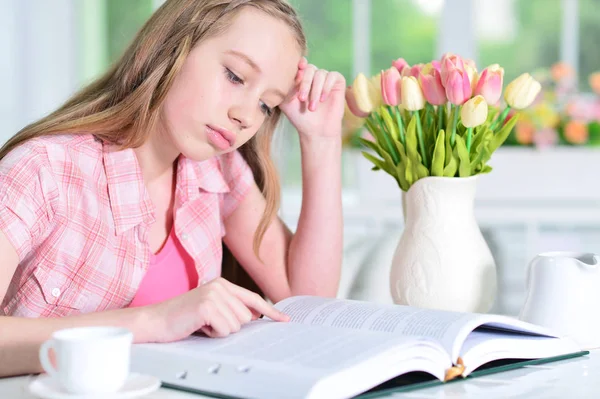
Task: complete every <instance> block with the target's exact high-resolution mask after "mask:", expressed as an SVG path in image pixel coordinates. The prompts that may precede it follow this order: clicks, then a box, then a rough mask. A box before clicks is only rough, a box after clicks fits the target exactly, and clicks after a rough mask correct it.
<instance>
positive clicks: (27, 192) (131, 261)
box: [0, 135, 253, 317]
mask: <svg viewBox="0 0 600 399" xmlns="http://www.w3.org/2000/svg"><path fill="white" fill-rule="evenodd" d="M252 181H253V176H252V171H251V170H250V168H249V167H248V165H247V164H246V162H245V161H244V159H243V158H242V156H241V155H240V154H239V152H237V151H234V152H232V153H229V154H226V155H223V156H220V157H217V158H213V159H210V160H207V161H204V162H193V161H191V160H189V159H186V158H184V157H183V156H182V157H180V160H179V162H178V167H177V182H176V190H175V205H174V210H173V215H174V229H175V233H176V234H177V237H178V238H179V240H180V241H181V243H182V245H183V246H184V248H185V250H186V251H187V252H188V253H189V254H190V256H191V257H192V258H193V259H194V261H195V264H196V270H197V271H198V276H199V277H200V278H199V280H200V282H203V281H208V280H211V279H213V278H215V277H218V276H219V275H220V273H221V261H222V237H223V236H224V235H225V228H224V224H223V221H224V219H225V218H227V216H228V215H230V214H231V213H232V212H233V210H234V209H235V208H236V207H237V206H238V205H239V203H240V202H241V201H242V199H243V198H244V196H245V195H246V193H247V192H248V189H249V188H250V187H251V184H252ZM154 220H155V219H154V209H153V205H152V202H151V200H150V198H149V196H148V193H147V191H146V190H145V186H144V183H143V180H142V173H141V170H140V167H139V164H138V162H137V158H136V156H135V154H134V152H133V150H131V149H127V150H123V151H110V150H109V147H108V146H107V145H103V143H102V142H101V141H99V140H97V139H96V138H95V137H93V136H92V135H76V136H73V135H64V136H53V137H50V136H49V137H42V138H37V139H33V140H30V141H27V142H25V143H24V144H22V145H21V146H19V147H17V148H16V149H15V150H13V151H11V152H10V153H9V154H8V155H7V156H6V157H5V158H4V159H3V160H2V161H0V229H1V230H2V231H3V232H4V234H5V235H6V236H7V237H8V240H9V241H10V242H11V243H12V245H13V246H14V248H15V249H16V251H17V253H18V255H19V260H20V262H19V266H18V267H17V270H16V272H15V275H14V277H13V279H12V281H11V283H10V286H9V287H8V291H7V293H6V296H5V298H4V300H3V302H2V305H1V307H0V309H1V310H0V315H1V314H3V315H13V316H24V317H56V316H67V315H73V314H78V313H88V312H96V311H103V310H108V309H117V308H123V307H126V306H127V305H128V304H129V303H130V302H131V300H132V299H133V297H134V296H135V294H136V291H137V288H138V286H139V284H140V281H141V280H142V277H143V276H144V273H145V271H146V269H147V268H148V266H149V262H150V256H151V251H150V249H149V246H148V230H149V227H150V225H151V223H152V222H153V221H154Z"/></svg>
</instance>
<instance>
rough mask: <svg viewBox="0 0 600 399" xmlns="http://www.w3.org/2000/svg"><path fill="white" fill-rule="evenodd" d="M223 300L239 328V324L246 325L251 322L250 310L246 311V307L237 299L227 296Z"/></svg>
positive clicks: (230, 295)
mask: <svg viewBox="0 0 600 399" xmlns="http://www.w3.org/2000/svg"><path fill="white" fill-rule="evenodd" d="M225 299H226V302H227V306H229V309H230V310H231V312H232V313H233V314H234V315H235V317H237V319H238V321H239V323H240V326H241V324H246V323H248V322H249V321H251V320H252V317H253V316H254V315H253V314H252V312H251V311H250V309H248V307H247V306H246V305H244V304H243V303H242V301H240V300H239V299H238V297H236V296H235V295H232V294H228V295H226V296H225Z"/></svg>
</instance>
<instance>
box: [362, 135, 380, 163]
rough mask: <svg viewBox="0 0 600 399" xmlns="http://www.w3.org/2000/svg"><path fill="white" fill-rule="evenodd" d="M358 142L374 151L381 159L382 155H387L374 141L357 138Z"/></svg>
mask: <svg viewBox="0 0 600 399" xmlns="http://www.w3.org/2000/svg"><path fill="white" fill-rule="evenodd" d="M358 141H359V143H361V144H362V145H364V146H365V147H368V148H370V149H372V150H373V151H375V152H376V153H377V155H379V156H380V157H382V158H383V154H387V151H386V150H384V149H383V148H381V146H380V145H379V144H378V143H376V142H374V141H371V140H367V139H363V138H362V137H359V138H358Z"/></svg>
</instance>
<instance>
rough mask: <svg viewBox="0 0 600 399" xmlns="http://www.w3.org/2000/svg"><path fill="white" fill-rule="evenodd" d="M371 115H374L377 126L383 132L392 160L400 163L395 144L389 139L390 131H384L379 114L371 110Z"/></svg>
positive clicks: (383, 124)
mask: <svg viewBox="0 0 600 399" xmlns="http://www.w3.org/2000/svg"><path fill="white" fill-rule="evenodd" d="M371 115H375V118H376V119H377V123H379V126H380V127H381V133H382V134H383V137H384V139H385V143H386V144H387V146H388V151H389V153H390V155H391V156H392V159H393V160H394V162H395V163H396V165H397V164H398V163H400V155H399V154H398V153H397V152H396V146H395V145H394V144H393V143H392V142H391V141H390V134H391V133H388V132H387V131H386V129H385V123H384V122H383V120H382V119H381V117H380V116H379V114H377V112H373V113H371Z"/></svg>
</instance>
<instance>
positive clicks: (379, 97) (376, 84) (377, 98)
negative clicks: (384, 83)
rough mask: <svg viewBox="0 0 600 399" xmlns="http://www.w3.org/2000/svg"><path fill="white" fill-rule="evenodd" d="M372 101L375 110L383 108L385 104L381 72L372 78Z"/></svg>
mask: <svg viewBox="0 0 600 399" xmlns="http://www.w3.org/2000/svg"><path fill="white" fill-rule="evenodd" d="M370 82H371V86H370V88H371V101H373V106H374V107H375V108H379V107H381V106H382V105H383V104H384V102H383V94H382V91H381V72H380V73H378V74H377V75H375V76H372V77H371V80H370Z"/></svg>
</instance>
